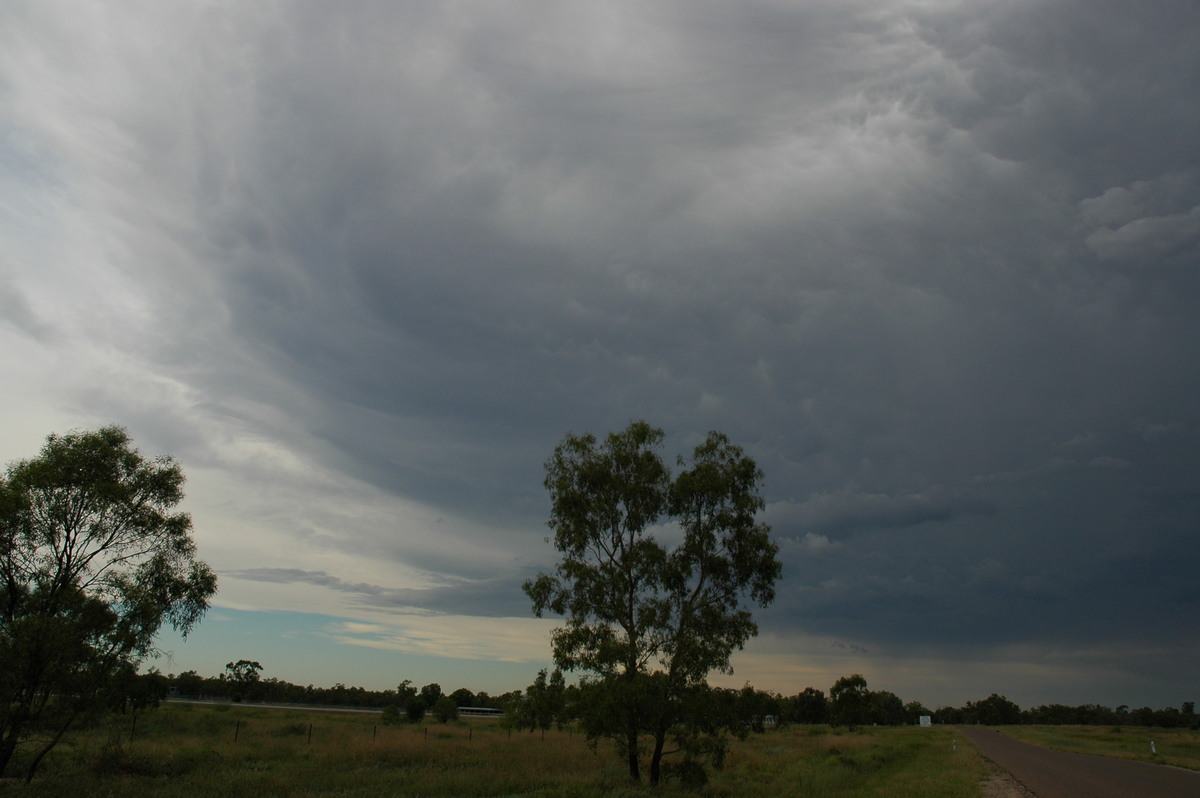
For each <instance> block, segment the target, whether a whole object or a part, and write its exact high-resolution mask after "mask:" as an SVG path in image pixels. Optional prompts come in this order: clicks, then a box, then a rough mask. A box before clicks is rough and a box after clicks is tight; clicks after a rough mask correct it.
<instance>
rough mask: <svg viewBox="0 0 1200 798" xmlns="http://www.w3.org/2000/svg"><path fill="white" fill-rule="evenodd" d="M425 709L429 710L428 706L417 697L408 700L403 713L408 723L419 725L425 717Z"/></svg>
mask: <svg viewBox="0 0 1200 798" xmlns="http://www.w3.org/2000/svg"><path fill="white" fill-rule="evenodd" d="M427 709H429V705H428V704H426V703H425V699H424V698H421V696H419V695H418V696H413V697H412V698H410V699H408V702H407V703H405V705H404V712H405V714H406V715H408V722H409V723H420V722H421V720H422V719H423V718H424V717H425V710H427Z"/></svg>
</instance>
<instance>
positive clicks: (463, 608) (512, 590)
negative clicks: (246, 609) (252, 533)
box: [222, 568, 529, 617]
mask: <svg viewBox="0 0 1200 798" xmlns="http://www.w3.org/2000/svg"><path fill="white" fill-rule="evenodd" d="M222 576H223V577H226V578H229V579H243V580H246V581H250V582H273V583H277V584H290V583H296V582H298V583H302V584H309V585H316V586H318V587H324V588H328V589H330V590H335V591H337V592H339V593H345V594H348V595H349V596H351V597H352V598H353V600H354V602H355V603H357V604H359V605H360V606H363V607H370V608H373V609H386V610H393V611H397V612H416V613H432V614H439V615H441V614H462V615H472V616H484V617H512V616H520V617H524V616H526V615H528V613H529V602H528V600H527V599H526V598H525V595H524V594H523V593H522V592H521V591H520V589H519V585H514V583H513V582H511V581H509V580H505V581H503V582H500V581H498V580H491V581H487V580H477V581H468V580H457V579H455V580H450V579H447V580H444V582H443V584H440V585H437V586H434V587H430V588H389V587H383V586H381V585H373V584H367V583H362V582H347V581H345V580H343V579H340V578H339V577H337V576H334V575H332V574H329V573H328V572H326V571H306V570H303V569H299V568H245V569H240V570H233V571H226V572H224V573H222Z"/></svg>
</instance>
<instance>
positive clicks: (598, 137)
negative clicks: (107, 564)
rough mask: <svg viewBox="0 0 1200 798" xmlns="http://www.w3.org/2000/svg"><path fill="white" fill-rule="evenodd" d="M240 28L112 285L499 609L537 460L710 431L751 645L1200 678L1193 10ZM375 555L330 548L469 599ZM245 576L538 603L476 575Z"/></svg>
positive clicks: (833, 10)
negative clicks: (498, 580)
mask: <svg viewBox="0 0 1200 798" xmlns="http://www.w3.org/2000/svg"><path fill="white" fill-rule="evenodd" d="M240 13H243V14H244V15H245V18H244V19H239V20H236V21H235V22H236V24H234V23H233V22H229V21H225V22H222V21H220V20H218V19H217V17H216V16H214V15H205V14H200V13H197V14H196V15H195V18H194V19H193V20H192V22H191V25H190V27H188V30H189V31H191V33H190V34H189V36H190V37H191V38H189V39H188V43H189V47H187V48H184V53H185V54H186V55H187V57H188V58H190V59H192V61H190V62H188V63H189V64H190V66H189V67H188V68H186V69H183V68H181V69H180V71H179V74H181V75H182V76H183V77H180V78H178V81H179V82H178V84H174V83H171V82H170V79H168V78H166V77H163V78H160V81H161V82H154V81H148V82H147V86H148V90H158V91H160V93H161V96H162V97H168V96H169V97H176V96H184V97H186V98H187V100H186V101H183V102H181V103H180V109H179V110H178V113H177V114H174V115H173V114H172V113H169V112H166V111H160V114H159V115H158V116H156V115H154V114H149V113H147V114H146V116H145V118H143V117H142V116H137V118H135V119H126V120H124V125H125V127H124V128H123V130H124V131H125V132H126V133H127V134H128V138H129V140H130V141H132V142H134V144H133V145H132V146H133V147H134V148H135V149H136V150H137V151H139V152H143V153H146V154H147V155H146V157H147V159H149V160H151V161H153V159H154V158H155V157H161V158H162V159H163V161H164V163H168V165H170V164H175V163H176V160H178V161H179V162H183V163H187V164H188V165H189V166H188V168H187V169H182V168H177V169H167V168H165V167H164V168H163V169H162V175H163V176H162V177H161V178H158V179H157V182H156V179H154V178H153V176H151V177H147V178H146V181H147V184H148V185H150V186H151V187H154V186H157V190H158V191H160V192H161V193H162V194H163V195H164V196H171V197H175V198H176V199H177V200H178V201H179V202H180V203H181V204H182V206H185V207H186V208H187V210H188V213H190V214H193V215H194V217H195V220H196V230H195V231H194V236H191V237H189V236H185V235H183V234H180V235H179V238H180V239H182V240H183V243H182V244H181V246H183V247H185V248H187V249H188V250H189V251H190V252H192V253H193V254H194V255H195V257H196V258H197V262H198V263H200V264H201V265H202V268H188V267H187V266H186V264H185V265H177V264H176V263H175V261H174V260H172V259H170V258H156V259H154V260H153V261H151V260H150V259H149V256H146V257H147V261H146V262H145V263H144V264H141V265H139V264H136V263H135V264H134V265H132V266H130V270H131V271H132V272H134V273H135V274H137V275H138V276H139V277H143V278H144V279H145V280H146V281H147V282H148V283H150V284H152V285H159V283H160V282H161V285H160V286H159V290H160V291H161V292H162V295H163V296H169V297H172V298H173V299H174V300H175V304H174V305H173V308H177V312H178V314H179V315H178V318H177V319H173V320H167V321H165V322H164V323H165V324H166V325H167V328H168V329H170V330H174V331H175V332H174V334H164V335H162V336H161V338H160V339H158V340H156V341H155V342H154V344H153V345H152V347H150V348H153V350H154V351H153V353H152V355H151V356H152V357H153V358H154V359H155V362H157V363H158V364H160V365H162V367H163V368H167V369H170V370H171V373H173V374H176V375H181V379H185V380H186V381H187V382H188V383H189V385H191V386H192V387H193V388H194V389H195V390H196V391H198V392H199V393H200V394H202V395H205V396H208V397H211V398H213V399H212V401H216V399H215V398H216V397H227V396H237V397H249V398H252V399H253V400H254V401H255V402H260V403H262V404H264V405H268V406H271V407H273V408H275V409H277V410H278V412H279V416H280V418H281V419H282V420H280V421H279V422H278V424H279V428H278V430H276V431H275V434H276V435H277V436H278V437H279V438H280V439H286V440H288V442H289V445H291V446H294V447H296V448H297V449H303V450H305V452H306V453H307V454H309V455H311V456H313V457H315V458H318V459H320V460H321V461H322V462H324V463H327V464H329V465H330V466H331V467H332V468H334V469H336V470H338V471H341V472H344V473H348V474H351V475H353V476H354V477H356V478H359V479H362V480H364V481H366V482H369V483H370V484H372V485H374V486H377V487H380V488H382V489H384V490H385V491H386V492H387V493H389V494H393V495H396V496H401V497H404V498H406V499H411V500H414V501H417V502H421V503H423V504H426V505H429V506H432V507H433V508H435V510H437V511H444V512H445V513H446V515H447V516H453V517H455V518H458V519H468V520H469V521H470V522H471V523H474V524H477V525H480V526H481V527H482V526H486V524H488V523H495V524H496V527H497V531H496V532H495V533H494V534H493V535H492V539H491V541H490V542H491V543H492V544H494V545H495V546H496V547H497V548H501V549H503V548H505V547H509V548H512V549H514V550H519V551H520V555H519V556H516V557H515V560H514V562H513V563H510V564H508V565H506V566H505V568H509V569H510V570H511V573H510V574H509V575H508V576H506V577H504V578H506V579H507V578H510V577H511V581H512V584H513V585H518V584H519V582H520V579H521V578H522V577H523V576H525V575H527V573H526V572H528V571H531V570H532V569H534V568H536V567H544V565H545V564H544V563H541V564H538V563H532V562H530V559H531V558H536V557H538V556H542V557H544V558H545V560H547V561H548V560H549V558H550V556H551V552H550V550H549V547H548V546H546V547H544V548H543V549H542V550H540V551H541V554H540V555H539V554H538V553H537V552H538V551H539V550H538V549H537V547H536V546H531V545H530V544H529V542H528V540H526V537H528V538H529V539H532V540H533V541H534V542H535V543H538V542H540V537H541V536H542V535H544V534H545V528H544V526H543V524H544V520H545V514H546V500H545V496H544V492H543V490H542V488H541V478H542V464H543V462H544V460H545V458H546V457H547V456H548V455H549V453H550V451H551V450H552V448H553V446H554V444H555V443H556V442H557V441H558V440H559V439H560V438H561V436H562V435H563V433H564V432H566V431H568V430H573V431H580V432H581V431H592V432H596V433H604V432H606V431H608V430H611V429H615V428H618V427H620V426H623V425H624V424H625V423H627V422H628V421H629V420H630V419H632V418H646V419H647V420H649V421H650V422H652V423H655V424H658V425H661V426H663V427H664V428H665V429H666V431H667V432H668V444H667V447H666V448H667V451H666V454H667V455H668V456H669V457H673V456H674V455H675V454H676V453H686V451H687V450H688V448H689V447H690V446H692V445H694V444H695V443H696V442H698V440H700V439H701V437H702V436H703V434H704V432H705V431H707V430H709V429H720V430H722V431H724V432H726V433H727V434H729V435H730V437H731V438H732V439H733V440H734V441H735V442H738V443H740V444H742V445H744V446H745V447H746V448H747V450H748V451H749V452H750V453H751V454H752V455H753V456H754V457H755V458H756V459H757V460H758V462H759V463H760V465H761V466H762V467H763V469H764V471H765V473H766V488H767V500H768V504H769V508H770V509H769V512H768V518H769V520H770V521H771V523H772V524H773V525H774V527H775V531H776V534H777V536H778V537H779V538H780V540H781V542H782V553H783V556H784V558H785V571H784V574H785V576H784V583H783V585H782V586H781V590H780V591H779V600H778V602H777V605H776V606H775V607H774V608H772V609H771V610H770V611H769V612H768V613H767V614H765V615H764V619H765V620H764V630H766V631H770V630H775V631H779V632H781V633H782V632H784V631H790V630H797V631H801V632H809V633H817V634H823V635H828V636H830V637H834V638H844V639H847V640H854V641H856V642H855V643H854V644H853V645H860V644H861V645H860V648H862V649H863V650H864V651H866V652H876V651H878V650H879V648H878V647H877V646H875V645H873V644H872V643H873V642H875V641H879V642H882V643H886V644H889V645H896V644H899V643H901V642H903V641H906V640H908V641H912V640H920V641H922V644H923V645H928V646H930V647H932V648H934V649H936V650H938V651H940V652H942V653H943V654H944V655H945V656H953V655H954V652H955V651H956V650H957V649H956V648H955V647H956V646H959V647H970V648H977V649H980V650H983V649H986V648H987V647H988V646H989V645H1002V644H1019V643H1029V642H1043V641H1052V640H1071V641H1073V642H1076V643H1078V644H1080V645H1083V644H1084V643H1085V642H1091V643H1095V644H1096V645H1100V646H1103V645H1110V644H1111V646H1113V647H1114V648H1120V647H1121V646H1122V645H1126V644H1134V643H1138V644H1141V643H1143V642H1145V641H1146V640H1147V639H1149V638H1154V637H1157V638H1160V639H1169V640H1174V641H1177V642H1178V645H1179V646H1180V649H1179V651H1185V650H1186V652H1190V653H1195V652H1194V646H1195V644H1194V643H1192V642H1188V641H1190V640H1191V638H1192V637H1193V635H1191V633H1190V629H1189V628H1188V624H1189V623H1190V621H1189V620H1188V619H1190V618H1192V617H1194V616H1195V613H1196V611H1197V610H1198V609H1200V606H1197V603H1198V597H1197V594H1196V591H1195V590H1194V589H1192V588H1190V587H1189V585H1190V584H1191V582H1190V581H1189V579H1188V574H1189V573H1190V572H1194V566H1195V563H1196V562H1197V561H1200V548H1198V543H1197V540H1196V538H1195V532H1196V527H1197V519H1198V518H1200V495H1198V494H1197V490H1196V488H1195V485H1196V483H1197V474H1200V454H1198V452H1200V446H1198V445H1197V444H1198V443H1200V440H1198V437H1200V411H1198V410H1197V404H1196V402H1195V397H1196V396H1197V395H1200V368H1198V367H1197V364H1198V363H1200V352H1197V342H1200V316H1198V315H1197V314H1196V312H1195V308H1196V303H1197V301H1200V271H1198V270H1197V268H1196V266H1197V263H1200V215H1198V214H1200V211H1198V210H1197V209H1198V208H1200V171H1198V170H1197V167H1196V164H1197V163H1198V156H1200V152H1198V147H1197V144H1196V142H1197V141H1200V96H1198V95H1200V88H1197V87H1200V58H1198V57H1197V55H1196V52H1197V50H1196V47H1195V42H1196V40H1197V37H1198V36H1200V9H1197V8H1196V7H1195V6H1194V5H1193V4H1187V3H1165V4H1158V5H1156V6H1154V7H1152V8H1150V7H1145V6H1138V7H1134V6H1132V5H1129V4H1123V3H1115V2H1113V3H1109V2H1105V3H1094V2H1087V3H1083V2H1033V1H1032V0H1024V1H1023V2H1017V3H1006V4H981V3H972V2H960V3H955V2H949V3H937V4H904V3H886V2H849V3H847V2H836V3H835V2H828V3H822V2H819V3H804V4H798V5H797V4H779V3H771V2H748V3H739V4H736V5H731V4H728V3H715V2H711V3H710V2H699V3H696V2H688V3H658V4H655V5H654V6H653V7H652V8H643V7H641V6H635V5H633V4H623V3H611V4H604V5H603V6H597V5H595V4H590V5H589V4H574V3H544V4H543V3H531V4H515V5H512V4H507V5H506V6H505V7H503V8H500V7H496V6H494V5H492V4H486V3H443V4H438V5H436V6H411V5H406V4H401V5H393V4H378V5H374V4H363V5H354V6H349V5H344V4H343V5H327V4H303V3H297V4H284V5H282V6H279V7H278V9H277V10H274V11H266V10H261V11H242V12H240ZM167 74H170V75H174V74H176V73H167ZM155 107H158V106H155ZM164 107H170V108H174V107H175V106H164ZM176 117H178V118H176ZM118 124H120V120H119V121H118ZM164 142H179V143H178V144H177V147H178V149H179V150H181V152H176V151H175V150H172V149H171V147H169V146H167V145H166V144H164ZM156 147H157V149H156ZM163 152H165V153H167V155H162V153H163ZM168 155H170V156H171V157H168ZM172 158H174V159H176V160H172ZM155 163H157V162H155ZM148 171H153V170H151V169H148ZM180 186H182V187H183V188H180ZM168 187H169V188H168ZM172 192H181V193H180V194H179V195H178V196H177V195H176V194H175V193H172ZM180 196H182V199H179V197H180ZM164 224H165V223H164ZM168 251H169V250H168ZM194 272H202V273H203V275H204V278H203V279H202V280H201V279H200V278H197V277H195V275H194ZM162 275H166V276H165V277H164V276H162ZM175 281H178V283H179V285H185V286H186V287H187V288H185V289H181V288H179V287H178V286H177V285H176V282H175ZM185 290H194V291H195V296H194V297H186V296H183V294H184V292H185ZM12 297H13V294H11V292H9V293H3V294H0V301H3V302H5V303H6V307H12V308H15V309H16V310H18V311H20V310H21V308H23V307H24V306H23V305H22V304H21V300H20V296H19V295H17V296H16V298H15V299H14V298H12ZM26 326H27V325H26ZM227 412H233V411H227ZM297 430H302V431H303V435H300V434H297V433H296V431H297ZM524 530H527V534H526V533H525V532H524ZM388 534H389V531H388V530H387V529H379V530H377V531H376V532H371V533H363V532H357V533H353V534H352V533H345V534H344V536H343V538H340V539H338V540H336V541H332V542H328V541H327V542H326V543H325V544H323V545H326V546H328V547H332V548H336V549H337V550H339V551H341V552H354V551H370V552H374V553H379V552H383V551H386V552H388V554H387V555H386V556H387V557H391V558H394V559H396V560H401V561H405V562H408V563H409V564H412V565H414V566H416V567H421V568H425V569H426V570H428V571H430V572H432V573H438V574H443V575H452V574H456V575H458V576H459V577H463V576H475V577H479V576H480V575H481V572H482V569H480V568H473V567H471V566H468V565H463V564H459V565H457V566H456V565H455V564H453V563H452V562H450V560H452V559H453V557H452V556H451V555H449V554H448V555H446V558H445V559H443V560H441V561H439V560H438V555H437V554H436V553H435V552H434V551H433V549H434V548H436V547H434V546H428V545H425V546H422V547H421V548H420V551H419V552H417V553H409V554H405V553H404V548H405V545H406V542H407V539H405V540H402V541H399V542H398V543H396V544H395V545H394V546H392V547H391V548H388V547H387V546H385V545H384V542H385V541H387V539H388ZM364 535H366V536H369V535H375V538H373V539H372V540H371V541H364V540H362V539H361V537H362V536H364ZM335 537H336V535H335ZM452 552H453V549H451V554H452ZM489 567H491V566H490V565H489ZM1189 569H1190V570H1189ZM237 577H238V578H240V579H244V580H264V579H265V580H268V581H270V580H274V581H299V582H305V583H311V584H322V585H325V586H326V587H330V588H332V589H334V590H337V591H341V592H344V593H346V594H348V595H353V596H354V597H355V600H356V601H361V602H363V603H364V604H369V605H371V606H396V607H404V606H420V607H423V608H425V609H427V610H434V611H444V612H451V611H467V610H468V609H469V610H470V611H471V612H474V613H484V614H487V613H488V612H489V611H493V612H495V613H498V614H503V613H504V612H509V611H511V612H512V613H514V614H525V613H526V612H527V607H525V606H524V605H523V603H522V602H520V601H519V600H514V601H512V602H511V603H510V598H509V596H510V594H512V595H515V596H516V597H517V599H519V593H518V592H516V591H515V590H512V589H501V586H500V585H499V584H495V585H494V583H493V582H492V581H490V580H489V579H486V578H475V579H453V578H452V577H450V576H447V577H446V578H447V579H449V580H451V581H447V582H446V583H445V584H444V585H439V586H438V587H436V588H430V589H427V590H418V589H392V588H386V587H379V586H374V585H368V584H365V583H364V584H359V583H358V582H355V581H354V580H345V581H343V580H342V578H340V577H338V576H337V575H334V574H332V573H329V572H327V571H323V570H317V569H296V570H295V571H283V570H278V569H272V568H271V567H270V566H269V564H264V565H263V566H262V567H250V568H246V569H243V570H242V571H240V572H239V574H238V575H237ZM493 586H494V587H495V589H496V591H497V592H496V593H495V594H494V595H495V596H498V597H499V596H503V598H500V599H498V603H495V604H492V605H491V606H490V607H487V606H485V605H487V604H488V602H489V601H490V598H489V597H491V596H492V595H493V594H492V593H491V591H492V589H493ZM518 605H519V606H518ZM1179 641H1182V642H1179ZM1189 646H1191V648H1188V647H1189ZM1186 652H1185V653H1186ZM1174 678H1176V683H1177V684H1178V683H1182V678H1181V677H1180V675H1179V673H1178V672H1177V673H1176V676H1175V677H1174Z"/></svg>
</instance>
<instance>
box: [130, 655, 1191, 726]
mask: <svg viewBox="0 0 1200 798" xmlns="http://www.w3.org/2000/svg"><path fill="white" fill-rule="evenodd" d="M256 664H257V663H256ZM140 678H141V679H143V680H150V681H152V682H154V683H155V684H157V685H158V686H157V687H147V686H145V685H143V686H142V687H141V688H138V689H139V690H140V692H139V693H138V695H139V696H141V695H145V694H146V693H147V691H149V692H151V693H154V692H158V693H159V694H160V695H161V696H163V697H165V696H166V695H167V691H168V690H169V691H170V694H171V695H175V696H179V697H184V698H208V699H217V700H228V701H233V700H234V696H235V695H236V691H237V689H238V686H237V685H235V684H234V681H233V680H232V679H230V678H229V676H228V675H227V674H220V675H218V676H215V677H203V676H200V675H198V674H197V673H196V672H195V671H185V672H184V673H181V674H179V675H174V674H171V675H169V676H162V675H161V674H157V673H153V674H146V675H143V676H142V677H140ZM848 686H849V687H852V688H853V692H854V694H855V695H854V700H853V703H852V705H847V703H846V698H845V696H846V692H847V691H846V688H847V687H848ZM839 688H840V689H839ZM131 689H132V688H131ZM713 689H714V690H715V691H716V692H717V693H719V694H721V695H722V696H723V697H724V698H723V700H724V701H725V702H726V705H727V706H730V707H734V710H733V711H734V712H735V713H736V714H737V715H738V716H739V717H740V718H742V719H743V721H742V722H744V723H745V724H746V725H747V727H748V728H749V729H750V730H751V731H753V730H755V729H757V728H759V727H761V726H771V725H778V726H791V725H822V724H824V725H830V726H843V727H847V728H848V727H850V726H906V725H916V724H917V723H919V722H920V718H921V716H922V715H928V716H929V717H930V718H931V719H932V721H933V723H936V724H939V725H954V726H957V725H981V726H1007V725H1047V726H1059V725H1063V726H1143V727H1151V728H1168V729H1197V730H1200V715H1197V714H1196V711H1195V708H1196V705H1195V702H1194V701H1185V702H1183V703H1182V704H1181V705H1180V707H1179V708H1178V709H1176V708H1174V707H1166V708H1163V709H1157V710H1156V709H1151V708H1149V707H1140V708H1137V709H1130V708H1129V707H1127V706H1125V705H1121V706H1118V707H1116V708H1111V707H1106V706H1101V705H1100V704H1081V705H1079V706H1074V707H1072V706H1067V705H1065V704H1046V705H1041V706H1036V707H1030V708H1029V709H1021V707H1019V706H1018V705H1017V704H1015V703H1014V702H1012V701H1009V700H1008V699H1007V698H1005V697H1004V696H1001V695H996V694H994V693H993V694H992V695H990V696H988V697H987V698H984V699H982V700H979V701H968V702H967V703H966V704H964V705H963V706H961V707H950V706H943V707H941V708H939V709H935V710H930V709H928V708H926V707H925V706H924V705H922V704H921V703H919V702H917V701H909V702H905V701H904V700H903V699H901V698H900V697H899V696H897V695H896V694H895V693H892V692H889V691H887V690H870V689H868V685H867V682H866V679H864V678H863V677H862V676H861V675H859V674H853V675H850V676H844V677H842V678H841V679H838V680H837V682H836V683H835V684H834V685H833V687H831V688H830V691H829V695H828V696H827V695H826V693H825V692H824V691H822V690H818V689H816V688H814V687H806V688H805V689H804V690H801V691H800V692H798V693H795V694H793V695H790V696H785V695H783V694H781V693H772V692H766V691H763V690H757V689H755V688H754V687H752V686H750V685H746V686H745V687H743V688H741V689H740V690H735V689H729V688H713ZM250 695H251V696H252V697H249V698H244V699H243V700H244V701H249V702H265V703H277V704H299V705H314V706H336V707H348V708H366V709H369V708H377V709H379V710H381V711H382V710H383V709H385V708H387V707H393V708H396V709H397V710H398V711H399V712H400V713H403V711H404V709H405V706H406V704H407V703H408V702H409V701H411V700H412V699H413V698H420V699H422V700H424V701H425V702H426V705H427V707H428V708H430V710H431V708H432V707H433V706H435V705H436V704H437V703H438V702H439V700H441V699H449V701H450V702H451V703H453V705H454V706H455V707H456V708H457V707H492V708H494V709H498V710H501V711H503V712H504V713H505V717H506V718H507V719H508V723H509V724H510V725H511V726H512V727H513V728H515V729H525V730H529V731H536V730H538V729H550V728H565V727H566V726H568V725H569V724H571V723H573V722H574V721H575V720H576V719H577V718H578V715H577V711H578V710H577V707H576V702H577V701H578V699H579V690H578V686H577V685H574V684H570V685H569V684H566V682H565V679H564V678H563V675H562V673H561V672H555V673H548V672H546V671H545V670H543V671H541V672H540V673H539V674H537V676H536V678H535V679H534V681H533V683H532V684H530V685H529V686H528V687H527V688H525V689H524V690H511V691H509V692H506V693H501V694H499V695H495V696H493V695H489V694H488V693H487V692H484V691H480V692H473V691H471V690H469V689H467V688H465V687H460V688H458V689H457V690H455V691H453V692H452V693H445V694H444V693H443V692H442V687H441V685H439V684H437V683H433V684H427V685H425V686H424V687H421V688H415V687H413V686H412V683H411V682H410V681H408V680H404V682H403V683H402V684H400V685H399V688H398V689H396V690H366V689H363V688H362V687H347V686H346V685H344V684H340V683H339V684H335V685H334V686H333V687H314V686H313V685H311V684H310V685H298V684H292V683H291V682H287V681H284V680H282V679H276V678H274V677H267V678H264V679H262V680H260V681H259V682H258V684H257V687H256V688H255V689H254V690H253V691H252V693H251V694H250ZM839 697H840V698H841V703H839V701H838V700H837V699H838V698H839ZM139 700H141V701H143V702H144V701H145V699H144V698H142V699H139ZM443 705H445V704H443ZM430 714H432V711H430ZM424 716H425V713H424V712H422V714H421V717H422V718H423V717H424Z"/></svg>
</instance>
